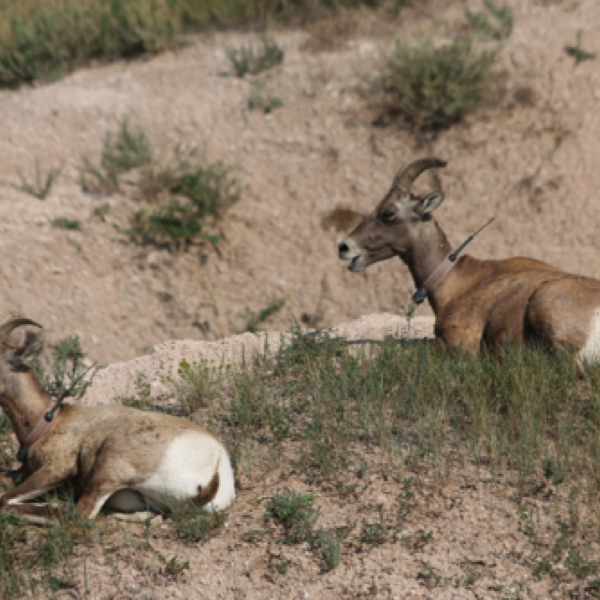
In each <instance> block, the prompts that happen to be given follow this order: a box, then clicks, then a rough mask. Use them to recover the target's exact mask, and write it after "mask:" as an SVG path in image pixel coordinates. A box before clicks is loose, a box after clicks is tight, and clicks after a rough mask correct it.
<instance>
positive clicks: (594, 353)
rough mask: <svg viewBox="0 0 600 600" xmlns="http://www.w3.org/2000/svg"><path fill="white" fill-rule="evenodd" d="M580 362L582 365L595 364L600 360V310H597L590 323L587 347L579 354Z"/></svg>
mask: <svg viewBox="0 0 600 600" xmlns="http://www.w3.org/2000/svg"><path fill="white" fill-rule="evenodd" d="M579 360H580V361H581V362H582V363H586V362H588V363H593V362H598V361H599V360H600V309H599V310H596V312H595V313H594V316H593V317H592V322H591V323H590V332H589V334H588V338H587V341H586V342H585V346H584V347H583V348H582V349H581V350H580V352H579Z"/></svg>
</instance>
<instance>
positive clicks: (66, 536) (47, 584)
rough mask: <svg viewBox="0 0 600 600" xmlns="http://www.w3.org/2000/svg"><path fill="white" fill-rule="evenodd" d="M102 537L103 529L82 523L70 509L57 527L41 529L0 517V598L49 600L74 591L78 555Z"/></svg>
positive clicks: (0, 515) (4, 515) (14, 519)
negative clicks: (28, 596)
mask: <svg viewBox="0 0 600 600" xmlns="http://www.w3.org/2000/svg"><path fill="white" fill-rule="evenodd" d="M102 535H103V532H102V529H101V528H98V527H97V526H96V525H95V524H94V522H93V521H87V520H86V521H83V520H82V519H81V518H80V517H79V516H78V514H77V512H76V511H75V510H74V509H73V506H72V505H71V506H69V507H68V508H67V510H66V511H65V512H64V514H62V515H61V517H60V519H59V521H58V522H57V523H55V524H52V525H49V526H47V527H45V528H43V529H40V528H35V527H28V526H24V525H23V522H22V521H20V520H18V519H16V518H14V517H12V516H11V515H10V514H8V513H6V512H2V513H0V596H1V597H2V598H16V597H19V598H21V597H25V596H26V595H32V596H34V597H52V596H54V595H55V594H56V593H57V592H58V591H59V590H64V589H72V588H77V587H78V586H77V584H76V582H75V579H76V571H77V566H76V563H77V555H78V554H79V553H80V552H81V551H82V548H85V547H86V546H90V545H91V544H93V543H97V542H98V541H99V540H100V539H101V537H102Z"/></svg>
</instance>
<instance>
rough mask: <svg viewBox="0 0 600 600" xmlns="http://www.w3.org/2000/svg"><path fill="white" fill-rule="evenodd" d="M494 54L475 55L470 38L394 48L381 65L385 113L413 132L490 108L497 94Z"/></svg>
mask: <svg viewBox="0 0 600 600" xmlns="http://www.w3.org/2000/svg"><path fill="white" fill-rule="evenodd" d="M498 52H499V48H496V49H493V50H478V49H476V48H475V46H474V43H473V39H472V38H471V37H470V36H462V37H459V38H457V39H455V40H454V41H452V42H450V43H448V44H444V45H441V46H436V45H435V44H434V42H433V41H432V40H427V41H425V42H423V43H421V44H418V45H412V44H407V43H400V42H398V43H396V48H395V50H394V52H393V53H392V54H390V55H389V56H387V57H386V59H385V71H386V75H385V77H384V87H385V90H386V95H387V97H388V104H387V105H388V108H389V109H390V110H391V111H392V112H399V113H401V114H403V115H405V116H406V117H407V118H408V119H409V120H410V121H412V122H413V123H414V124H416V125H417V126H419V127H444V126H448V125H451V124H453V123H456V122H458V121H460V120H461V119H462V118H464V117H465V116H466V115H468V114H469V113H471V112H473V111H474V110H476V109H477V108H480V107H481V106H484V105H486V104H491V102H492V99H493V98H494V96H495V95H496V96H497V92H498V87H499V86H498V75H497V74H495V73H494V72H493V70H492V68H493V66H494V64H495V62H496V57H497V55H498Z"/></svg>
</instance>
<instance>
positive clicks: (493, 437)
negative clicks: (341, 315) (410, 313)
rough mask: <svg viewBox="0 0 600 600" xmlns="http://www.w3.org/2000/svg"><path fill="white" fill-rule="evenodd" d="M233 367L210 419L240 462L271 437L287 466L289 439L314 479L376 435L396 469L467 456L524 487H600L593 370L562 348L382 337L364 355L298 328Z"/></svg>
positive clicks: (335, 472) (341, 469)
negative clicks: (457, 347)
mask: <svg viewBox="0 0 600 600" xmlns="http://www.w3.org/2000/svg"><path fill="white" fill-rule="evenodd" d="M232 377H233V380H232V382H231V383H228V384H227V385H225V387H224V391H222V392H221V395H223V394H225V397H221V398H220V400H218V399H217V400H218V401H217V402H216V403H215V408H214V411H215V416H214V419H215V421H213V422H214V423H216V424H218V423H219V421H221V423H220V426H221V427H223V430H224V431H226V434H227V436H228V437H229V439H230V440H231V446H232V449H233V452H234V455H235V459H236V461H237V463H238V465H240V466H248V465H254V468H256V465H257V464H260V462H261V461H260V459H261V455H262V458H264V459H265V460H272V457H271V458H269V457H268V456H267V455H266V454H263V451H264V450H265V448H267V447H268V448H269V449H271V450H273V456H275V457H276V460H277V462H278V466H279V467H282V466H283V465H285V464H286V461H287V458H286V453H285V449H286V444H287V443H291V444H292V446H293V450H294V453H295V456H296V457H300V463H299V464H301V465H302V467H301V468H302V472H303V474H304V477H305V478H306V479H307V480H310V481H312V482H316V483H318V482H320V481H328V480H331V479H335V478H336V477H343V473H345V472H347V471H348V469H354V468H356V467H357V465H359V464H360V461H361V459H360V457H361V455H362V453H363V449H364V447H366V446H367V445H370V444H375V445H376V446H379V447H381V448H382V449H383V450H384V451H385V452H386V453H388V454H389V456H390V460H393V462H394V463H395V464H398V465H399V468H401V470H402V469H406V468H413V467H414V465H417V464H419V463H427V464H431V465H432V466H433V467H434V468H435V470H436V471H437V472H438V473H440V474H441V475H443V474H444V473H447V472H449V471H450V470H451V469H452V468H453V465H454V464H455V463H456V464H460V463H461V462H462V461H463V460H465V457H468V460H470V461H473V462H474V463H476V464H482V465H490V466H492V467H494V468H501V469H505V468H506V469H509V471H510V473H512V476H513V477H514V483H515V485H517V487H518V489H519V491H520V493H525V491H526V489H527V482H528V481H529V480H530V479H531V478H533V477H538V476H543V477H545V478H547V479H549V480H552V481H554V482H556V484H558V485H564V484H566V483H568V482H572V481H575V480H579V479H580V478H581V477H585V478H586V481H587V489H588V491H589V492H590V493H592V492H593V493H596V492H597V491H598V489H599V487H600V476H598V474H597V472H596V470H595V468H594V466H593V465H595V464H596V463H597V461H598V460H599V459H600V443H598V439H599V434H600V391H599V388H598V385H597V383H598V382H599V381H600V369H598V368H593V369H591V370H590V372H589V374H588V377H587V379H584V380H581V379H580V378H579V375H578V372H577V370H576V369H575V368H574V367H573V365H572V364H571V362H570V361H569V360H568V359H567V358H565V357H564V356H562V355H560V354H557V355H549V354H548V353H547V352H545V351H544V350H542V349H539V350H536V349H534V350H526V351H525V350H524V351H518V350H507V351H506V352H505V354H504V355H503V358H502V360H495V359H493V358H491V357H486V356H483V357H481V356H478V357H471V356H450V355H447V354H443V353H441V352H437V351H436V350H435V349H433V348H432V347H430V346H428V345H424V344H410V343H396V342H393V341H386V342H383V343H382V344H377V345H374V346H373V351H372V352H370V353H369V352H368V353H367V354H366V355H364V356H360V355H357V354H356V352H355V351H352V350H351V349H350V348H348V347H347V345H345V344H344V343H342V342H339V341H334V340H329V339H327V338H322V339H320V338H318V337H315V336H308V335H300V334H299V335H297V336H296V337H295V339H294V341H293V343H292V345H291V347H289V348H288V349H287V350H285V351H284V352H283V353H281V354H280V355H279V356H278V357H276V358H275V359H264V360H261V361H258V362H257V363H253V364H251V365H248V366H247V368H246V369H244V370H242V371H241V372H239V373H234V374H232ZM219 405H221V407H222V408H221V409H219ZM221 411H222V412H221ZM406 494H407V497H406V499H405V501H406V503H409V500H410V494H411V491H410V489H408V491H407V492H406Z"/></svg>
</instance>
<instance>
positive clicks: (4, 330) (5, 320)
mask: <svg viewBox="0 0 600 600" xmlns="http://www.w3.org/2000/svg"><path fill="white" fill-rule="evenodd" d="M21 325H35V326H36V327H41V325H40V324H39V323H36V322H35V321H32V320H31V319H28V318H27V317H22V316H21V315H20V314H19V313H16V312H7V313H4V314H3V315H2V316H1V317H0V344H1V343H2V342H4V341H5V340H6V338H7V337H8V336H9V335H10V334H11V332H12V331H13V330H14V329H16V328H17V327H20V326H21Z"/></svg>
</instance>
